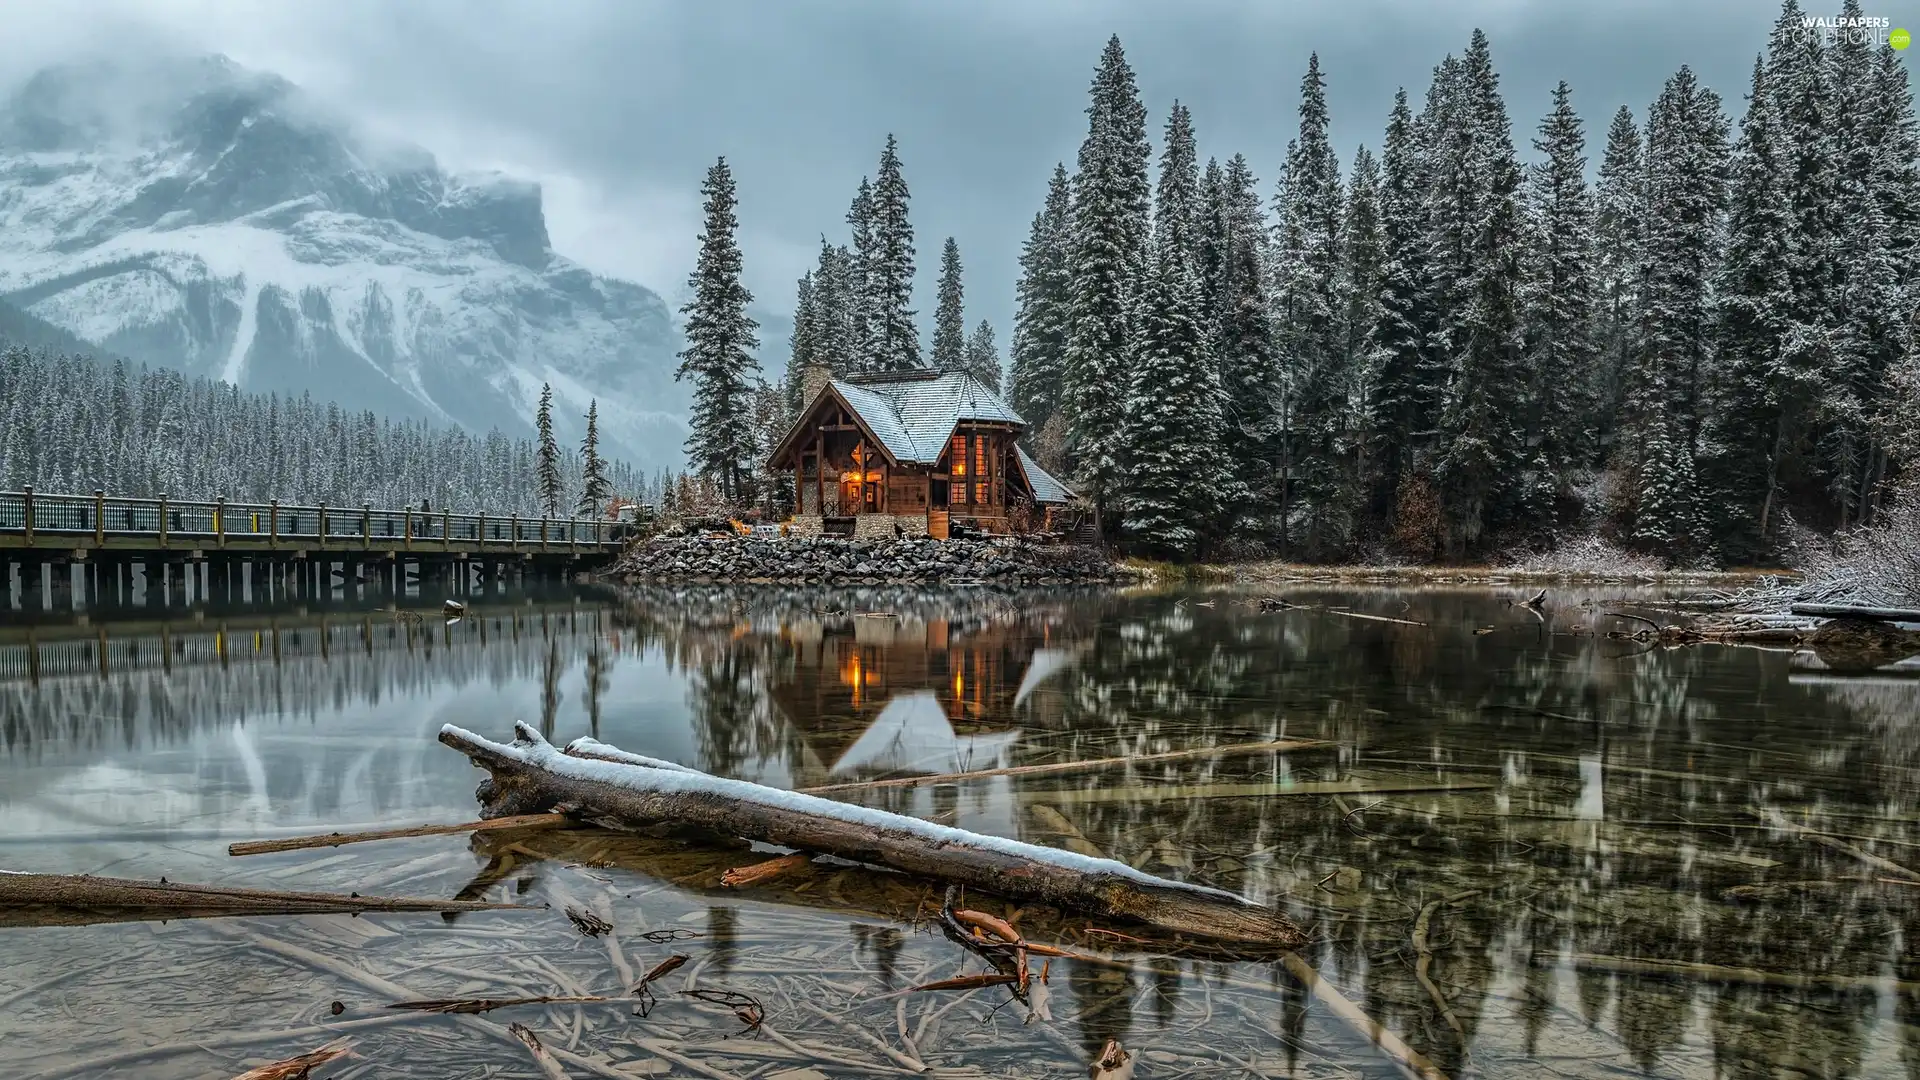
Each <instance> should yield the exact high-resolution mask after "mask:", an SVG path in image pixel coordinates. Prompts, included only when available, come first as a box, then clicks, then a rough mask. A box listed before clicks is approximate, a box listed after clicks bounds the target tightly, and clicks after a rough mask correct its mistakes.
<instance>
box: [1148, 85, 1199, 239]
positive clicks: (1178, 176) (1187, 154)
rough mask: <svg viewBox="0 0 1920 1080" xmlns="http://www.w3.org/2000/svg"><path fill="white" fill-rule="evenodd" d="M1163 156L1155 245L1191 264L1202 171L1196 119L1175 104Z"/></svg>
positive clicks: (1178, 104)
mask: <svg viewBox="0 0 1920 1080" xmlns="http://www.w3.org/2000/svg"><path fill="white" fill-rule="evenodd" d="M1164 147H1165V148H1164V149H1163V150H1161V152H1160V181H1159V186H1158V187H1157V188H1156V189H1155V191H1154V214H1153V227H1154V245H1155V247H1156V249H1157V250H1159V251H1162V252H1164V251H1165V250H1166V249H1167V248H1168V247H1169V246H1172V247H1175V248H1178V249H1179V250H1180V251H1182V252H1184V253H1185V254H1186V255H1187V257H1188V259H1189V260H1190V261H1191V260H1192V259H1193V258H1194V257H1195V256H1196V255H1197V254H1198V242H1199V235H1198V233H1199V222H1200V211H1201V207H1200V169H1199V162H1198V159H1197V151H1196V149H1195V145H1194V137H1193V115H1192V114H1191V113H1190V112H1188V111H1187V107H1186V106H1185V105H1182V104H1180V103H1179V102H1178V101H1176V102H1174V103H1173V111H1172V112H1171V113H1169V114H1168V116H1167V128H1166V142H1165V143H1164Z"/></svg>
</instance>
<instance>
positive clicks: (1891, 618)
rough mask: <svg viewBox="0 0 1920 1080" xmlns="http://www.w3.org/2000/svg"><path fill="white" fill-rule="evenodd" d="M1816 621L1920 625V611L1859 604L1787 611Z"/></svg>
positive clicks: (1799, 607) (1799, 606) (1797, 606)
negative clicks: (1856, 620)
mask: <svg viewBox="0 0 1920 1080" xmlns="http://www.w3.org/2000/svg"><path fill="white" fill-rule="evenodd" d="M1787 610H1788V611H1791V612H1793V613H1794V614H1795V615H1807V616H1811V617H1812V618H1815V619H1872V620H1874V621H1875V622H1910V623H1920V609H1916V608H1885V607H1863V606H1860V605H1857V604H1795V605H1793V606H1792V607H1790V608H1788V609H1787Z"/></svg>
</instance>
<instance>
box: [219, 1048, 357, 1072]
mask: <svg viewBox="0 0 1920 1080" xmlns="http://www.w3.org/2000/svg"><path fill="white" fill-rule="evenodd" d="M352 1047H353V1040H352V1039H335V1040H333V1041H332V1042H330V1043H328V1044H326V1045H325V1046H321V1047H317V1048H315V1049H312V1050H309V1051H307V1052H306V1053H304V1054H295V1055H294V1056H292V1057H290V1058H286V1059H285V1060H282V1061H276V1062H273V1063H272V1064H270V1065H262V1066H260V1067H259V1068H257V1069H248V1070H247V1071H246V1072H243V1073H241V1074H240V1075H239V1076H236V1077H234V1078H233V1080H307V1077H309V1076H310V1075H312V1073H313V1070H314V1069H316V1068H318V1067H319V1066H321V1065H325V1064H326V1063H327V1062H329V1061H332V1060H334V1059H335V1058H341V1057H345V1056H346V1055H347V1052H348V1051H349V1050H350V1049H351V1048H352Z"/></svg>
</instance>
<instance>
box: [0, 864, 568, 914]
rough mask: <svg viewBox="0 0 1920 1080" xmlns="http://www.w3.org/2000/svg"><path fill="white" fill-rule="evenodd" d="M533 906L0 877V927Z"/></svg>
mask: <svg viewBox="0 0 1920 1080" xmlns="http://www.w3.org/2000/svg"><path fill="white" fill-rule="evenodd" d="M538 908H539V905H536V904H489V903H482V902H480V901H476V900H439V899H432V898H420V897H408V896H359V895H346V894H342V893H316V892H272V891H268V890H263V889H240V888H231V887H227V886H223V885H182V884H180V883H178V882H171V881H167V880H165V879H162V880H160V881H157V882H155V881H131V880H128V879H126V878H109V877H92V876H88V875H77V876H76V875H69V874H19V873H13V872H11V871H8V872H0V926H7V927H12V926H90V925H93V924H94V923H108V922H138V921H141V920H144V919H199V918H215V917H219V916H229V915H327V914H359V913H361V912H369V911H497V910H502V909H535V910H537V909H538Z"/></svg>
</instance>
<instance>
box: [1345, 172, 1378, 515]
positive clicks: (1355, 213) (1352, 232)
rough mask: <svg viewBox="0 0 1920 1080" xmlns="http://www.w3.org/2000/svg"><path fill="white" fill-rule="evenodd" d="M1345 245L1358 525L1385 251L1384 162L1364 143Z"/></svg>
mask: <svg viewBox="0 0 1920 1080" xmlns="http://www.w3.org/2000/svg"><path fill="white" fill-rule="evenodd" d="M1344 216H1345V222H1344V224H1343V225H1342V228H1343V230H1344V236H1343V238H1342V244H1341V251H1340V256H1341V257H1340V309H1341V310H1340V324H1341V338H1342V340H1341V348H1342V349H1343V350H1344V352H1345V358H1344V360H1343V363H1344V364H1345V365H1346V368H1347V370H1348V371H1349V372H1351V375H1350V383H1351V386H1352V390H1351V405H1350V410H1349V411H1350V419H1349V420H1348V427H1349V429H1350V430H1351V431H1352V443H1353V455H1354V461H1353V479H1352V483H1351V485H1350V487H1349V489H1348V493H1347V497H1348V499H1349V500H1351V502H1352V506H1353V508H1352V510H1351V511H1350V513H1351V515H1352V516H1353V517H1354V519H1355V521H1356V528H1364V526H1365V523H1366V517H1367V510H1368V500H1367V493H1368V491H1369V490H1370V485H1371V484H1372V480H1373V448H1374V440H1375V439H1376V438H1377V437H1378V432H1379V424H1378V418H1377V416H1376V414H1375V409H1374V398H1373V391H1374V387H1375V386H1376V385H1377V383H1378V380H1377V379H1376V378H1375V375H1376V373H1375V371H1374V368H1373V364H1372V348H1371V345H1370V344H1369V342H1370V339H1371V337H1372V335H1373V328H1374V326H1375V325H1376V324H1378V323H1379V321H1380V293H1381V251H1382V240H1381V235H1380V164H1379V162H1378V161H1376V160H1375V159H1374V156H1373V152H1372V151H1370V150H1368V149H1367V148H1366V147H1365V146H1362V147H1360V149H1359V150H1358V151H1356V152H1355V153H1354V156H1353V178H1352V179H1351V180H1349V181H1348V183H1347V206H1346V210H1345V213H1344Z"/></svg>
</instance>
